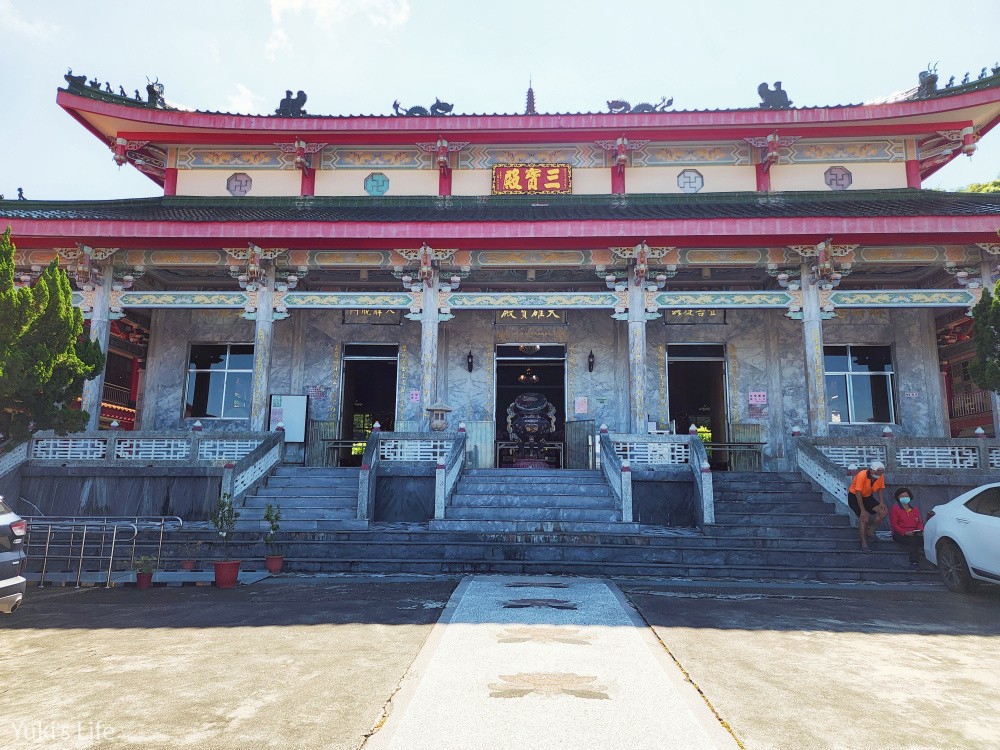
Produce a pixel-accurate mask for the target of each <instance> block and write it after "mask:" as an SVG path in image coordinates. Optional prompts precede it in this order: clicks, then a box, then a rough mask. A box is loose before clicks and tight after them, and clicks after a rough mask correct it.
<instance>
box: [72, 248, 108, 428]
mask: <svg viewBox="0 0 1000 750" xmlns="http://www.w3.org/2000/svg"><path fill="white" fill-rule="evenodd" d="M97 276H98V277H99V282H98V283H99V285H98V287H97V290H96V294H95V295H94V310H93V312H92V313H91V316H90V340H91V341H96V342H97V344H98V346H100V347H101V351H102V352H104V356H105V357H107V356H108V342H109V340H110V338H111V285H112V284H113V283H114V271H113V269H112V267H111V263H110V262H108V264H107V265H105V266H103V267H101V268H100V269H99V271H98V273H97ZM104 368H105V369H107V362H105V363H104ZM105 369H102V370H101V372H100V373H99V374H98V375H97V376H96V377H94V378H93V379H92V380H85V381H84V383H83V400H82V403H81V404H80V408H81V409H82V410H83V411H85V412H87V414H88V415H89V416H88V418H87V429H88V430H96V429H97V428H98V427H99V425H100V422H101V401H102V400H103V396H104V372H105Z"/></svg>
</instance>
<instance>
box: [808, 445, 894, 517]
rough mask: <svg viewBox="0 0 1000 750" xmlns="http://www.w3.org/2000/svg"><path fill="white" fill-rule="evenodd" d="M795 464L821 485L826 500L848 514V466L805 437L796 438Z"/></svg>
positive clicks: (849, 477)
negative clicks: (838, 461)
mask: <svg viewBox="0 0 1000 750" xmlns="http://www.w3.org/2000/svg"><path fill="white" fill-rule="evenodd" d="M837 455H840V454H837ZM879 460H882V459H879ZM795 463H796V465H797V466H798V469H799V471H801V472H802V473H803V474H805V475H806V476H807V477H808V478H809V479H811V480H812V481H813V482H814V483H816V484H817V485H819V487H820V489H821V490H822V491H823V499H824V500H826V501H828V502H832V503H834V504H835V507H837V508H838V509H839V510H840V511H841V512H844V513H846V512H848V505H847V488H848V487H849V486H850V483H851V474H850V472H849V471H848V465H846V464H840V463H837V460H836V459H834V458H832V457H830V456H828V455H827V454H826V453H825V452H824V451H823V450H822V446H816V445H813V443H812V442H810V440H809V438H805V437H797V438H795ZM855 465H857V464H853V463H852V464H850V466H855ZM860 465H862V466H863V465H864V464H860Z"/></svg>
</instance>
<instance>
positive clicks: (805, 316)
mask: <svg viewBox="0 0 1000 750" xmlns="http://www.w3.org/2000/svg"><path fill="white" fill-rule="evenodd" d="M813 281H814V277H813V275H812V269H811V268H810V266H809V264H808V263H803V264H802V338H803V342H804V345H805V364H806V372H805V375H806V395H807V398H808V406H809V434H810V435H812V436H813V437H825V436H826V435H829V434H830V425H829V422H830V416H829V414H828V412H827V403H826V373H825V370H824V367H823V318H822V315H821V310H820V306H819V283H818V280H817V283H813Z"/></svg>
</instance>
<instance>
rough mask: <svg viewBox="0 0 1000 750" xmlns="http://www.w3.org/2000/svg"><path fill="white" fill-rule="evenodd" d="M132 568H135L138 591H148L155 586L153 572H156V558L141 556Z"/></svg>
mask: <svg viewBox="0 0 1000 750" xmlns="http://www.w3.org/2000/svg"><path fill="white" fill-rule="evenodd" d="M132 567H133V568H135V587H136V588H137V589H148V588H149V587H150V586H152V585H153V571H154V570H156V558H155V557H152V556H150V555H141V556H139V557H137V558H135V562H133V563H132Z"/></svg>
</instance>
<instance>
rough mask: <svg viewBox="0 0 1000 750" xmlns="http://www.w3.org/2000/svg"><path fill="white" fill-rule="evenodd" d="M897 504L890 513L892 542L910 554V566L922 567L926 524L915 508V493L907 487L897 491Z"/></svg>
mask: <svg viewBox="0 0 1000 750" xmlns="http://www.w3.org/2000/svg"><path fill="white" fill-rule="evenodd" d="M895 497H896V504H895V505H893V506H892V510H890V511H889V525H890V526H891V527H892V540H893V541H894V542H896V544H900V545H902V546H903V547H905V548H906V551H907V552H909V553H910V565H912V566H913V567H914V568H916V567H918V566H919V565H920V553H921V552H922V551H923V549H924V522H923V520H922V519H921V518H920V511H919V510H917V509H916V508H915V507H913V505H912V503H913V493H912V492H910V490H909V489H908V488H906V487H900V488H899V489H898V490H896V495H895Z"/></svg>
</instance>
